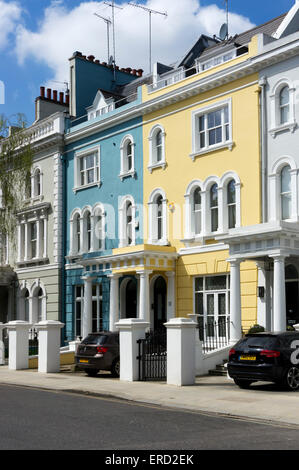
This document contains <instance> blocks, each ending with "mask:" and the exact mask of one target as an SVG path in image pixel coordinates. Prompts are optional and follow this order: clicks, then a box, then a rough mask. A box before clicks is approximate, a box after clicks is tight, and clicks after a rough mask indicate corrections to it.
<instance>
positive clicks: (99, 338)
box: [82, 335, 108, 346]
mask: <svg viewBox="0 0 299 470" xmlns="http://www.w3.org/2000/svg"><path fill="white" fill-rule="evenodd" d="M107 338H108V336H107V335H88V336H86V338H84V340H83V341H82V344H95V345H97V346H101V345H102V344H105V343H106V341H107Z"/></svg>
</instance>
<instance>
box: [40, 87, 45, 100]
mask: <svg viewBox="0 0 299 470" xmlns="http://www.w3.org/2000/svg"><path fill="white" fill-rule="evenodd" d="M40 96H41V97H42V98H44V97H45V87H44V86H41V87H40Z"/></svg>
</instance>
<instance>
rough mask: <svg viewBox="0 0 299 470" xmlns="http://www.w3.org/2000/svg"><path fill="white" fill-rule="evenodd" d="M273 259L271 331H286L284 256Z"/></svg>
mask: <svg viewBox="0 0 299 470" xmlns="http://www.w3.org/2000/svg"><path fill="white" fill-rule="evenodd" d="M271 258H273V259H274V278H273V325H272V330H273V331H286V323H287V318H286V292H285V256H280V255H278V256H271Z"/></svg>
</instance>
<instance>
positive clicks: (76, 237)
mask: <svg viewBox="0 0 299 470" xmlns="http://www.w3.org/2000/svg"><path fill="white" fill-rule="evenodd" d="M80 250H81V224H80V214H78V213H77V214H75V215H74V218H73V250H72V251H73V253H80Z"/></svg>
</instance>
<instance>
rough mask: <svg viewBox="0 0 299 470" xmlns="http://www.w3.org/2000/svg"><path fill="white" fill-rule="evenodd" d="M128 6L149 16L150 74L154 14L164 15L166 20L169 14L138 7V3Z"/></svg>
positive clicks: (150, 68) (141, 6) (150, 70)
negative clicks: (139, 9) (138, 9)
mask: <svg viewBox="0 0 299 470" xmlns="http://www.w3.org/2000/svg"><path fill="white" fill-rule="evenodd" d="M128 5H130V6H132V7H136V8H141V9H142V10H145V11H147V12H148V14H149V72H150V73H152V14H157V15H163V16H165V18H166V17H167V16H168V15H167V12H162V11H157V10H152V9H151V8H147V7H144V6H143V5H138V4H137V3H131V2H130V3H128Z"/></svg>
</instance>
